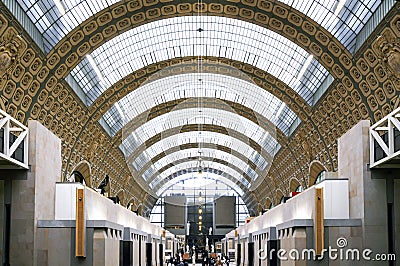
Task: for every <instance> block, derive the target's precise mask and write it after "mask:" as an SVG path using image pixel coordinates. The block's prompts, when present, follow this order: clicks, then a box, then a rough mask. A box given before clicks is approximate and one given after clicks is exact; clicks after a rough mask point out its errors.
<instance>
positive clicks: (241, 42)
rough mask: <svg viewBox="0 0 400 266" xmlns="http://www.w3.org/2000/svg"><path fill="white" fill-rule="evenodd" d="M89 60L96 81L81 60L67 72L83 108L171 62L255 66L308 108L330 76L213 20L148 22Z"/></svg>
mask: <svg viewBox="0 0 400 266" xmlns="http://www.w3.org/2000/svg"><path fill="white" fill-rule="evenodd" d="M199 29H201V30H199ZM91 56H92V57H93V59H94V61H95V64H96V65H97V67H98V69H99V70H98V71H97V72H100V73H101V75H100V76H99V75H97V74H96V71H95V69H96V68H93V65H92V64H91V63H90V62H89V61H88V59H86V58H85V59H84V60H83V61H81V62H80V63H79V65H78V66H76V67H75V68H74V69H73V71H72V72H71V75H72V77H74V78H75V80H76V82H77V83H78V84H79V85H80V87H81V88H82V89H83V91H84V92H85V94H86V95H87V104H88V105H90V104H92V103H93V101H94V100H95V99H96V98H97V97H98V96H99V95H100V94H101V93H102V92H104V91H105V90H106V89H107V88H109V87H110V86H111V85H113V84H114V83H116V82H117V81H118V80H120V79H121V78H123V77H125V76H127V75H128V74H130V73H132V72H134V71H136V70H138V69H141V68H143V67H145V66H147V65H149V64H152V63H156V62H160V61H163V60H167V59H171V58H176V57H185V56H217V57H225V58H229V59H233V60H238V61H241V62H245V63H248V64H251V65H254V66H256V67H258V68H260V69H262V70H265V71H267V72H268V73H270V74H272V75H274V76H275V77H277V78H279V79H280V80H282V81H283V82H285V83H286V84H288V85H289V86H290V87H292V88H293V89H294V90H295V91H296V92H298V93H299V94H300V95H301V96H302V97H303V98H304V99H305V100H306V101H307V102H308V103H309V104H310V105H312V104H313V95H314V93H315V92H316V91H317V89H318V88H319V87H320V85H321V84H322V82H323V81H324V80H325V78H326V77H327V76H328V75H329V73H328V71H327V70H326V69H325V68H324V67H323V66H322V65H321V64H319V63H318V61H317V60H315V59H312V58H309V54H308V53H307V52H306V51H305V50H304V49H302V48H301V47H300V46H298V45H296V44H295V43H293V42H292V41H290V40H288V39H286V38H285V37H282V36H281V35H279V34H277V33H275V32H273V31H271V30H268V29H266V28H263V27H261V26H258V25H255V24H251V23H249V22H245V21H241V20H237V19H232V18H225V17H217V16H201V17H200V16H183V17H175V18H169V19H164V20H159V21H155V22H151V23H148V24H146V25H143V26H139V27H137V28H134V29H131V30H129V31H127V32H124V33H122V34H120V35H118V36H117V37H115V38H113V39H112V40H110V41H108V42H107V43H105V44H103V45H102V46H100V47H99V48H97V49H96V50H95V51H93V53H92V54H91ZM308 59H312V60H308ZM306 62H307V63H306ZM303 66H305V67H306V69H305V71H304V72H303V71H302V68H303ZM300 72H302V73H304V74H301V73H300Z"/></svg>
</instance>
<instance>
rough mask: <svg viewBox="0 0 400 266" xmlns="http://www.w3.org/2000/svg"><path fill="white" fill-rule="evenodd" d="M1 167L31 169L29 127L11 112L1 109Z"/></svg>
mask: <svg viewBox="0 0 400 266" xmlns="http://www.w3.org/2000/svg"><path fill="white" fill-rule="evenodd" d="M0 130H1V133H2V136H1V135H0V138H1V137H2V139H3V141H2V142H3V143H1V144H0V145H1V146H0V168H2V169H12V168H18V169H21V168H23V169H29V166H28V131H29V130H28V128H27V127H26V126H24V125H23V124H22V123H20V122H19V121H18V120H16V119H14V118H13V117H11V116H10V115H9V114H7V113H6V112H4V111H3V110H0Z"/></svg>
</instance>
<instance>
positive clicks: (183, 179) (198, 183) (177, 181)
mask: <svg viewBox="0 0 400 266" xmlns="http://www.w3.org/2000/svg"><path fill="white" fill-rule="evenodd" d="M209 180H218V181H219V182H221V183H224V184H226V185H227V186H228V187H230V188H231V189H233V190H234V191H235V192H236V193H237V194H238V195H239V196H243V195H244V191H243V190H242V189H241V188H240V187H239V186H238V185H237V184H236V183H234V182H232V181H231V180H229V179H227V178H226V177H224V176H222V175H217V174H214V173H208V172H205V173H204V177H202V178H199V177H198V175H197V174H196V173H186V174H182V175H181V176H179V177H176V178H174V179H173V180H169V181H168V182H166V183H164V184H163V186H162V187H161V188H159V189H158V190H157V191H156V194H157V195H158V196H161V195H163V194H165V192H167V190H168V189H170V188H171V187H172V186H175V187H176V188H175V189H174V190H177V187H178V186H181V187H184V188H185V192H187V190H188V188H190V187H191V186H193V188H195V189H198V188H199V187H200V188H201V187H205V186H209V184H210V182H209ZM187 181H191V182H190V184H186V183H189V182H187ZM193 183H194V184H193ZM211 184H212V185H214V186H215V182H212V183H211Z"/></svg>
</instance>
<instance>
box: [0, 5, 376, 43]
mask: <svg viewBox="0 0 400 266" xmlns="http://www.w3.org/2000/svg"><path fill="white" fill-rule="evenodd" d="M3 1H6V0H3ZM17 2H18V3H19V5H20V6H21V7H22V9H23V10H24V11H25V12H26V14H27V15H28V17H29V18H30V20H31V21H32V22H33V24H34V25H35V26H36V28H37V29H38V30H39V32H40V33H41V34H42V35H43V39H44V42H45V50H46V51H49V50H50V49H51V48H52V47H53V46H55V45H56V44H57V43H58V41H59V40H61V38H63V37H64V36H65V35H67V34H68V33H69V32H70V31H71V30H72V29H73V28H75V27H76V26H78V25H79V24H81V23H82V22H83V21H84V20H86V19H88V18H89V17H91V16H92V15H94V14H96V13H97V12H99V11H100V10H102V9H104V8H106V7H109V6H111V5H112V4H114V3H116V2H118V0H68V1H61V2H62V5H63V7H64V8H63V10H60V9H59V8H57V6H56V4H55V2H59V0H54V1H52V0H45V1H43V0H17ZM282 2H283V3H286V4H288V5H290V6H292V7H293V8H295V9H297V10H299V11H301V12H303V13H304V14H306V15H307V16H309V17H311V18H312V19H313V20H315V21H316V22H318V23H319V24H321V26H322V27H324V28H326V29H327V30H328V31H329V32H330V33H331V34H332V35H334V36H335V37H336V38H338V39H339V41H341V42H342V43H344V44H345V46H346V47H347V48H348V49H349V50H350V51H353V47H354V43H355V38H356V35H357V34H358V33H359V32H360V30H361V29H362V27H363V26H364V25H365V24H366V22H367V21H368V19H369V18H370V17H371V16H372V14H373V13H374V11H375V10H376V9H377V8H378V6H379V5H380V3H381V1H376V0H363V1H361V0H347V1H343V0H326V1H319V0H303V1H298V0H282ZM342 3H343V4H344V5H343V7H342V8H341V9H340V10H338V6H342V5H341V4H342ZM63 13H65V14H64V15H63Z"/></svg>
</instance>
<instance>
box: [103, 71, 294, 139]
mask: <svg viewBox="0 0 400 266" xmlns="http://www.w3.org/2000/svg"><path fill="white" fill-rule="evenodd" d="M199 79H201V81H199ZM200 97H202V98H213V99H215V98H216V99H220V100H228V101H231V102H237V103H240V104H242V105H244V106H246V107H248V108H250V109H251V110H254V111H255V112H257V113H259V114H260V115H262V116H264V117H266V118H267V119H268V120H270V121H271V122H273V123H274V124H275V125H277V127H278V128H279V129H280V130H282V132H283V133H284V134H286V135H288V134H289V129H290V126H291V125H292V123H293V121H295V119H296V118H297V115H296V114H295V113H294V112H293V111H292V110H291V109H290V108H288V107H287V106H285V105H284V103H283V102H282V101H281V100H279V99H278V98H277V97H275V96H274V95H272V94H271V93H269V92H267V91H265V90H263V89H261V88H259V87H258V86H256V85H255V84H253V83H250V82H248V81H244V80H242V79H238V78H234V77H230V76H224V75H219V74H207V73H193V74H183V75H176V76H171V77H167V78H163V79H159V80H156V81H153V82H150V83H147V84H145V85H143V86H141V87H139V88H138V89H136V90H134V91H132V92H131V93H129V94H128V95H126V96H125V97H124V98H122V99H120V100H119V101H118V102H117V104H114V105H113V106H112V107H111V108H110V109H109V110H108V111H107V112H106V113H105V114H104V116H103V119H104V121H106V123H107V124H108V125H109V127H110V128H111V132H110V134H111V136H114V135H115V134H116V133H117V132H118V131H119V130H121V129H122V127H123V126H125V125H126V124H127V123H128V121H131V120H132V119H134V118H135V117H136V116H138V115H139V114H142V113H145V112H148V111H149V110H150V109H151V108H153V107H155V106H157V105H160V104H162V103H165V102H168V101H172V100H177V99H182V98H184V99H185V98H200ZM203 101H206V99H204V100H203ZM199 102H200V104H201V99H200V100H199ZM221 104H222V103H221ZM282 106H284V108H283V109H282V110H280V108H281V107H282ZM178 108H179V107H178ZM278 111H279V112H278Z"/></svg>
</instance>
